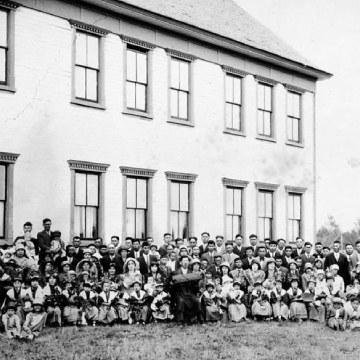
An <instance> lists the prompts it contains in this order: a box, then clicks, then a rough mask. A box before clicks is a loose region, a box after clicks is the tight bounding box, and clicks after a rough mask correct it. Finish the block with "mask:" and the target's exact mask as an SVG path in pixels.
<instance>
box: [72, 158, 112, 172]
mask: <svg viewBox="0 0 360 360" xmlns="http://www.w3.org/2000/svg"><path fill="white" fill-rule="evenodd" d="M68 164H69V167H70V169H71V170H82V171H93V172H100V173H103V172H106V171H107V169H108V167H109V166H110V164H102V163H93V162H89V161H80V160H68Z"/></svg>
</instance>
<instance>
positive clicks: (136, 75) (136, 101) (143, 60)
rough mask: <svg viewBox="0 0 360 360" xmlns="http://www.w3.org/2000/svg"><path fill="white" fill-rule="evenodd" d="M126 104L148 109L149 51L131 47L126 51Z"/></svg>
mask: <svg viewBox="0 0 360 360" xmlns="http://www.w3.org/2000/svg"><path fill="white" fill-rule="evenodd" d="M126 57H127V59H126V67H127V71H126V106H127V108H128V109H132V110H138V111H147V87H148V76H147V71H148V70H147V67H148V65H147V58H148V54H147V51H144V50H139V49H135V48H131V47H129V46H128V48H127V51H126Z"/></svg>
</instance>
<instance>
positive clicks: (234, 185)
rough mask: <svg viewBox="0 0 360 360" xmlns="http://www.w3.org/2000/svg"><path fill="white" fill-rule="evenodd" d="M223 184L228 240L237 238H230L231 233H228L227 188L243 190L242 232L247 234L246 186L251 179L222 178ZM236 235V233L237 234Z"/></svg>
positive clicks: (226, 237) (225, 232)
mask: <svg viewBox="0 0 360 360" xmlns="http://www.w3.org/2000/svg"><path fill="white" fill-rule="evenodd" d="M221 181H222V184H223V188H224V189H223V190H224V234H225V239H227V240H235V239H230V237H229V234H228V233H227V226H226V224H227V221H226V220H227V216H228V214H227V212H226V210H227V195H226V191H227V189H240V190H241V224H240V228H241V232H240V233H241V234H246V187H247V186H248V184H249V181H244V180H235V179H229V178H222V179H221ZM235 235H236V234H235Z"/></svg>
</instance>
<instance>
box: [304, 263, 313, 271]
mask: <svg viewBox="0 0 360 360" xmlns="http://www.w3.org/2000/svg"><path fill="white" fill-rule="evenodd" d="M312 268H313V266H312V264H311V263H306V264H305V266H304V269H305V270H307V269H312Z"/></svg>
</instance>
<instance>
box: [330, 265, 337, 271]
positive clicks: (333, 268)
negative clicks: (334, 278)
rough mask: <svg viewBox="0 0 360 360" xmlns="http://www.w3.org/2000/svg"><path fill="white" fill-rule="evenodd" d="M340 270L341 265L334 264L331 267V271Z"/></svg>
mask: <svg viewBox="0 0 360 360" xmlns="http://www.w3.org/2000/svg"><path fill="white" fill-rule="evenodd" d="M335 269H336V270H339V265H336V264H332V265H331V266H330V270H335Z"/></svg>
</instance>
